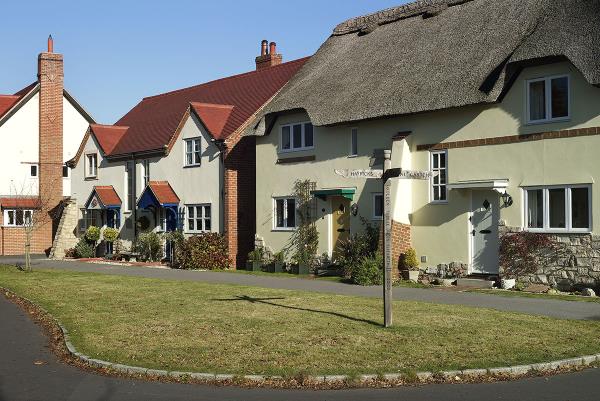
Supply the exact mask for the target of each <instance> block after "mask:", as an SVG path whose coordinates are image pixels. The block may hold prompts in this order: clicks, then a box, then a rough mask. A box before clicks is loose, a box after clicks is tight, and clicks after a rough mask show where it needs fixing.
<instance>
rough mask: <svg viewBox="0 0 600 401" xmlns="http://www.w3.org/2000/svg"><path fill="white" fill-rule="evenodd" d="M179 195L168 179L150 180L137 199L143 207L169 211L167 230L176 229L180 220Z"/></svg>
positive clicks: (138, 203) (140, 206)
mask: <svg viewBox="0 0 600 401" xmlns="http://www.w3.org/2000/svg"><path fill="white" fill-rule="evenodd" d="M179 202H180V199H179V196H177V194H176V193H175V191H174V190H173V188H172V187H171V184H169V182H168V181H150V182H149V183H148V185H146V188H144V192H142V194H141V195H140V198H139V199H138V201H137V206H138V207H139V208H141V209H155V210H158V209H160V208H164V209H165V210H166V211H167V216H166V217H167V231H175V230H176V229H177V226H178V220H179V212H178V208H179Z"/></svg>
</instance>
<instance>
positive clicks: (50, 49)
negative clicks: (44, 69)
mask: <svg viewBox="0 0 600 401" xmlns="http://www.w3.org/2000/svg"><path fill="white" fill-rule="evenodd" d="M48 53H54V39H52V35H50V36H48Z"/></svg>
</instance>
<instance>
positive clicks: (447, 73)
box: [259, 0, 600, 131]
mask: <svg viewBox="0 0 600 401" xmlns="http://www.w3.org/2000/svg"><path fill="white" fill-rule="evenodd" d="M599 20H600V0H424V1H418V2H416V3H411V4H407V5H403V6H400V7H395V8H391V9H387V10H383V11H380V12H378V13H375V14H371V15H367V16H363V17H358V18H354V19H351V20H348V21H345V22H343V23H341V24H340V25H338V26H337V27H336V28H335V30H334V31H333V34H332V35H331V36H330V37H329V39H327V41H326V42H325V43H324V44H323V45H322V46H321V48H320V49H319V50H318V51H317V53H316V54H315V55H314V56H313V57H312V58H311V60H310V61H309V62H307V63H306V65H305V66H304V67H303V68H302V69H301V70H300V71H299V72H298V74H296V76H295V77H294V78H293V79H292V80H291V81H290V82H289V83H288V84H287V85H286V86H285V87H284V88H283V90H282V91H281V92H280V94H279V95H278V96H277V97H276V98H275V99H274V100H273V101H272V102H271V104H270V105H269V106H267V110H266V114H268V113H277V112H283V111H288V110H296V109H304V110H306V111H307V112H308V114H309V116H310V118H311V120H312V122H313V123H314V124H315V125H332V124H338V123H343V122H350V121H358V120H364V119H372V118H379V117H384V116H393V115H402V114H412V113H418V112H423V111H432V110H439V109H447V108H452V107H460V106H464V105H469V104H477V103H491V102H496V101H498V100H499V99H501V96H502V95H503V93H504V91H505V90H506V89H507V87H508V86H509V85H510V83H511V82H512V80H513V79H514V78H515V76H516V74H517V73H518V72H519V71H520V69H519V68H520V67H522V66H523V65H524V62H525V61H528V60H539V59H544V58H548V57H566V58H567V59H569V60H570V61H571V62H572V63H573V64H574V65H575V66H576V67H577V68H578V69H579V70H580V71H581V72H582V73H583V75H584V77H585V78H586V79H587V80H588V81H589V82H590V83H591V84H594V85H600V46H599V44H600V24H599V23H598V21H599ZM261 125H262V126H263V127H264V126H265V125H264V122H263V123H262V124H261ZM267 126H268V122H267ZM259 131H260V129H259Z"/></svg>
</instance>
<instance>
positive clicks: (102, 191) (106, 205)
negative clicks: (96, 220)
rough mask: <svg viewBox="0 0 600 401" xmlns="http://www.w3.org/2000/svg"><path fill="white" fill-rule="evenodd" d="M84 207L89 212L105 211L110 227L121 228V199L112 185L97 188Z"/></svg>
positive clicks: (93, 190) (107, 223)
mask: <svg viewBox="0 0 600 401" xmlns="http://www.w3.org/2000/svg"><path fill="white" fill-rule="evenodd" d="M84 207H85V209H87V210H99V211H105V213H106V225H107V226H108V227H113V228H119V227H120V226H121V198H120V197H119V195H118V194H117V191H115V188H114V187H113V186H112V185H107V186H95V187H94V188H93V189H92V193H91V194H90V196H89V197H88V199H87V202H85V205H84Z"/></svg>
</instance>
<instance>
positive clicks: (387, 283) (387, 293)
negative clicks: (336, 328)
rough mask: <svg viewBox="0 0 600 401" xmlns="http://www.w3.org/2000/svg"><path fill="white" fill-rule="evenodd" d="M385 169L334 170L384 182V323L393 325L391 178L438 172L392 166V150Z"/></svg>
mask: <svg viewBox="0 0 600 401" xmlns="http://www.w3.org/2000/svg"><path fill="white" fill-rule="evenodd" d="M383 157H384V161H383V170H349V169H342V170H334V171H335V173H336V174H337V175H340V176H342V177H345V178H362V179H381V180H382V182H383V257H384V269H383V324H384V326H385V327H391V326H392V265H393V260H392V181H391V178H400V179H405V180H428V179H430V178H431V177H433V176H434V175H435V174H436V173H432V172H430V171H414V170H404V169H401V168H391V166H392V151H391V150H384V151H383Z"/></svg>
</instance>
